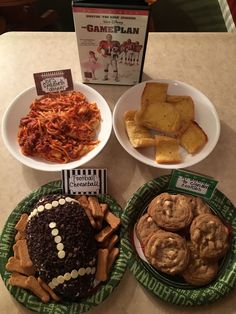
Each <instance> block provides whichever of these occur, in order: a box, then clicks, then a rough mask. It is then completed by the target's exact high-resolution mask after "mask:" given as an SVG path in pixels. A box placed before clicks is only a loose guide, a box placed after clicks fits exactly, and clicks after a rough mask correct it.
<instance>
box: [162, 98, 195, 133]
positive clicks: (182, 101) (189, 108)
mask: <svg viewBox="0 0 236 314" xmlns="http://www.w3.org/2000/svg"><path fill="white" fill-rule="evenodd" d="M167 102H169V103H172V104H174V105H175V108H176V109H177V110H178V112H179V114H180V120H181V129H180V131H179V132H180V133H183V132H184V131H185V130H186V129H187V128H188V126H189V124H190V122H191V121H193V120H194V102H193V100H192V98H191V97H190V96H178V95H176V96H175V95H167Z"/></svg>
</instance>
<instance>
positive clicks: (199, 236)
mask: <svg viewBox="0 0 236 314" xmlns="http://www.w3.org/2000/svg"><path fill="white" fill-rule="evenodd" d="M190 237H191V241H192V242H193V244H194V245H195V246H196V247H197V249H198V250H199V255H200V256H201V257H202V258H206V259H219V258H221V257H222V256H223V255H224V254H225V253H226V251H227V249H228V247H229V231H228V229H227V227H226V226H225V225H224V224H223V223H222V221H221V220H220V219H219V218H218V217H217V216H216V215H213V214H200V215H198V216H197V217H196V218H194V220H193V222H192V224H191V226H190Z"/></svg>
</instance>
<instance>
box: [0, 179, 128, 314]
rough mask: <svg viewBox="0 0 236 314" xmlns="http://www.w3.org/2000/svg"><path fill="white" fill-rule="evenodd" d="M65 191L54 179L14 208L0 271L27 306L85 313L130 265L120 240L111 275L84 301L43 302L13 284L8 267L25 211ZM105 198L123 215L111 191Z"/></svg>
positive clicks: (0, 242) (0, 245)
mask: <svg viewBox="0 0 236 314" xmlns="http://www.w3.org/2000/svg"><path fill="white" fill-rule="evenodd" d="M53 193H61V181H53V182H50V183H48V184H46V185H43V186H41V187H40V188H39V189H36V190H34V191H32V193H30V194H29V195H28V196H27V197H26V198H25V199H24V200H22V201H21V202H20V203H19V204H18V205H17V206H16V208H15V209H14V210H13V211H12V213H11V215H10V216H9V218H8V220H7V222H6V224H5V226H4V229H3V231H2V234H1V238H0V273H1V276H2V279H3V281H4V283H5V285H6V287H7V289H8V290H9V292H10V293H11V294H12V295H13V297H14V298H15V299H16V300H17V301H19V302H20V303H22V304H23V305H24V306H25V307H27V308H28V309H30V310H33V311H35V312H39V313H42V314H43V313H47V314H48V313H50V314H52V313H53V314H65V313H84V312H86V311H88V310H89V309H91V308H93V307H95V306H96V305H98V304H100V303H101V302H103V301H104V300H105V299H106V298H107V297H108V296H109V295H110V294H111V293H112V292H113V290H114V289H115V288H116V286H117V285H118V284H119V282H120V280H121V279H122V277H123V275H124V273H125V270H126V268H127V262H128V258H127V256H126V255H125V254H124V253H125V251H124V250H123V249H122V244H121V242H122V241H120V244H119V249H120V254H119V257H118V258H117V260H116V262H115V263H114V265H113V268H112V271H111V273H110V275H109V279H108V280H107V281H106V282H104V283H102V284H100V285H99V287H98V289H97V290H96V292H95V293H94V294H92V295H91V296H89V297H87V298H86V299H82V300H81V301H80V302H78V303H77V302H59V303H58V302H53V301H51V302H49V303H43V302H41V301H40V300H39V299H38V298H37V297H36V296H34V295H33V294H31V293H30V292H28V291H26V290H24V289H22V288H18V287H13V286H11V285H9V284H8V279H9V277H10V275H11V274H10V272H8V271H7V270H6V268H5V266H6V263H7V261H8V258H9V257H10V256H12V255H13V251H12V246H13V244H14V242H15V234H16V230H15V229H14V227H15V225H16V223H17V222H18V220H19V218H20V216H21V214H22V213H29V212H30V211H31V209H32V206H33V205H34V204H35V203H36V202H37V201H38V200H39V198H40V197H42V196H43V195H47V194H53ZM98 198H99V200H100V201H101V202H104V203H107V204H108V205H109V208H110V210H111V211H112V212H113V213H114V214H116V215H117V216H119V217H120V216H121V213H122V211H121V208H120V206H119V205H118V204H117V203H116V201H115V200H114V199H113V198H112V197H111V196H109V195H99V196H98ZM122 234H125V229H124V228H123V223H122V222H121V228H120V235H122Z"/></svg>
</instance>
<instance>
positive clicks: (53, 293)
mask: <svg viewBox="0 0 236 314" xmlns="http://www.w3.org/2000/svg"><path fill="white" fill-rule="evenodd" d="M38 282H39V284H40V286H41V287H42V288H43V289H44V290H45V291H47V292H48V293H49V295H50V296H51V298H52V299H53V300H54V301H57V302H58V301H60V298H59V297H58V296H57V295H56V293H55V292H54V291H53V290H52V289H51V288H50V287H49V286H48V285H47V284H46V282H44V281H43V280H42V279H41V278H40V277H38Z"/></svg>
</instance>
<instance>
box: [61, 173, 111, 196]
mask: <svg viewBox="0 0 236 314" xmlns="http://www.w3.org/2000/svg"><path fill="white" fill-rule="evenodd" d="M62 191H63V193H64V194H68V195H85V194H86V195H98V194H107V169H105V168H102V169H101V168H96V169H92V168H83V169H82V168H79V169H72V170H62Z"/></svg>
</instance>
